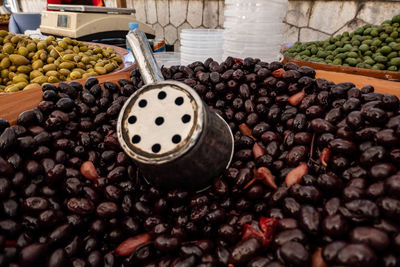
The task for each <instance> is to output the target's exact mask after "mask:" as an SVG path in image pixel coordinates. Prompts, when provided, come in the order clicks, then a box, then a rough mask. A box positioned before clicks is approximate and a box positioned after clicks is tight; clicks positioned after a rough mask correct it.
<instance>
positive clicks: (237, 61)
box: [233, 58, 243, 65]
mask: <svg viewBox="0 0 400 267" xmlns="http://www.w3.org/2000/svg"><path fill="white" fill-rule="evenodd" d="M233 60H234V61H235V63H236V64H240V65H242V64H243V59H241V58H234V59H233Z"/></svg>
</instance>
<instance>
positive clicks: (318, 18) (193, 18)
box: [20, 0, 400, 49]
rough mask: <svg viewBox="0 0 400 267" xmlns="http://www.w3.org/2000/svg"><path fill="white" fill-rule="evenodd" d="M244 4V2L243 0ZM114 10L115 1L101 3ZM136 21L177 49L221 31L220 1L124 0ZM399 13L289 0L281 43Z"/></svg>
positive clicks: (27, 6) (41, 4)
mask: <svg viewBox="0 0 400 267" xmlns="http://www.w3.org/2000/svg"><path fill="white" fill-rule="evenodd" d="M243 1H246V0H243ZM20 2H21V7H22V9H23V10H24V11H26V12H40V11H41V10H43V9H44V8H45V6H46V0H20ZM105 4H106V6H110V7H115V6H116V0H105ZM127 5H128V7H129V8H135V9H136V18H137V19H138V20H140V21H142V22H145V23H147V24H149V25H151V26H152V27H153V28H154V30H155V31H156V37H157V38H162V39H165V40H166V42H167V43H168V44H171V45H174V46H175V48H176V49H178V48H179V45H180V43H179V34H180V31H181V30H182V29H188V28H211V29H214V28H222V27H223V24H224V0H127ZM395 14H400V1H398V0H397V1H396V0H392V1H382V0H381V1H368V0H350V1H346V0H344V1H329V0H314V1H311V0H309V1H304V0H289V8H288V12H287V14H286V17H285V18H284V22H285V26H284V29H283V33H284V43H292V42H296V41H312V40H323V39H325V38H327V37H329V36H332V35H335V34H338V33H341V32H344V31H352V30H354V29H356V28H357V27H359V26H360V25H363V24H365V23H371V24H378V23H380V22H382V21H383V20H386V19H390V18H391V17H392V16H393V15H395Z"/></svg>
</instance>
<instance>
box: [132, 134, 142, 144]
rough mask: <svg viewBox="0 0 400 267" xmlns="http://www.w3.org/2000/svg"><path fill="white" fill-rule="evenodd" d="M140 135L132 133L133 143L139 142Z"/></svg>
mask: <svg viewBox="0 0 400 267" xmlns="http://www.w3.org/2000/svg"><path fill="white" fill-rule="evenodd" d="M140 139H141V138H140V136H139V135H134V136H133V137H132V143H134V144H137V143H139V142H140Z"/></svg>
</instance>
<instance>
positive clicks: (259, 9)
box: [223, 0, 288, 61]
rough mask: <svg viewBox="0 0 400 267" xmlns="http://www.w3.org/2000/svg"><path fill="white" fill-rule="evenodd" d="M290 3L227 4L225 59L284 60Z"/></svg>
mask: <svg viewBox="0 0 400 267" xmlns="http://www.w3.org/2000/svg"><path fill="white" fill-rule="evenodd" d="M287 8H288V0H246V1H244V0H225V12H224V16H225V21H224V28H225V32H224V45H223V48H224V55H223V57H226V56H234V57H239V58H245V57H256V58H260V59H261V60H264V61H274V60H277V59H278V58H280V47H281V44H282V42H283V35H282V32H281V30H282V28H283V22H282V21H283V17H284V16H285V14H286V11H287Z"/></svg>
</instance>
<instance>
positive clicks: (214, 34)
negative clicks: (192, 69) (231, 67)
mask: <svg viewBox="0 0 400 267" xmlns="http://www.w3.org/2000/svg"><path fill="white" fill-rule="evenodd" d="M180 36H181V47H180V50H181V64H185V65H186V64H190V63H191V62H194V61H205V60H206V59H207V58H209V57H212V58H213V59H214V60H216V61H218V62H221V59H222V54H223V44H224V30H221V29H184V30H182V31H181V34H180Z"/></svg>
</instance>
